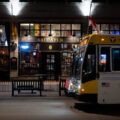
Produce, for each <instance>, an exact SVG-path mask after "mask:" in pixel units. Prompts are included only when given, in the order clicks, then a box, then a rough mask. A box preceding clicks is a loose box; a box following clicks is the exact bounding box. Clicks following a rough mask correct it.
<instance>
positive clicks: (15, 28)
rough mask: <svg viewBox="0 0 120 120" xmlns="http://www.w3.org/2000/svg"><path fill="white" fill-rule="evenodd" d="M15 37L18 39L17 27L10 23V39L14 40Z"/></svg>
mask: <svg viewBox="0 0 120 120" xmlns="http://www.w3.org/2000/svg"><path fill="white" fill-rule="evenodd" d="M17 37H18V31H17V27H16V25H15V24H14V23H12V39H13V40H16V39H17Z"/></svg>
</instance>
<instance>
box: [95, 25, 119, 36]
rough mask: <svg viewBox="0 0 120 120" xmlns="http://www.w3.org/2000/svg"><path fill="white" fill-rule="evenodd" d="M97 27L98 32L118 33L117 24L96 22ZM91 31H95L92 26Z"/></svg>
mask: <svg viewBox="0 0 120 120" xmlns="http://www.w3.org/2000/svg"><path fill="white" fill-rule="evenodd" d="M97 28H98V30H99V31H100V34H111V35H119V34H120V25H119V24H97ZM93 33H96V31H95V29H94V28H93Z"/></svg>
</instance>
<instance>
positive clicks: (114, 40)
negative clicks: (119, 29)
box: [80, 34, 120, 46]
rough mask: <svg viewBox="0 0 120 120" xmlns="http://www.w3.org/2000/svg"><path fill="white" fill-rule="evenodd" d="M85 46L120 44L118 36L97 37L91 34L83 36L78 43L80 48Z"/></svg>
mask: <svg viewBox="0 0 120 120" xmlns="http://www.w3.org/2000/svg"><path fill="white" fill-rule="evenodd" d="M86 44H93V45H94V44H102V45H104V44H108V45H109V44H116V45H117V44H120V35H97V34H91V35H87V36H84V37H83V38H82V41H81V43H80V46H83V45H86Z"/></svg>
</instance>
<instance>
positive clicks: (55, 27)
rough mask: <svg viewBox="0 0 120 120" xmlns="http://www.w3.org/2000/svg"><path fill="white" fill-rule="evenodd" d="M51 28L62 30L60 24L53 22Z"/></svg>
mask: <svg viewBox="0 0 120 120" xmlns="http://www.w3.org/2000/svg"><path fill="white" fill-rule="evenodd" d="M51 30H60V24H51Z"/></svg>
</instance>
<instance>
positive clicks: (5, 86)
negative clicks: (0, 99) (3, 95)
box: [0, 81, 12, 92]
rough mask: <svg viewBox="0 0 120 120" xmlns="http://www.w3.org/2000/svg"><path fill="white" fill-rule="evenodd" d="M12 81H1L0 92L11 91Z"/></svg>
mask: <svg viewBox="0 0 120 120" xmlns="http://www.w3.org/2000/svg"><path fill="white" fill-rule="evenodd" d="M11 91H12V82H11V81H0V92H11Z"/></svg>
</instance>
